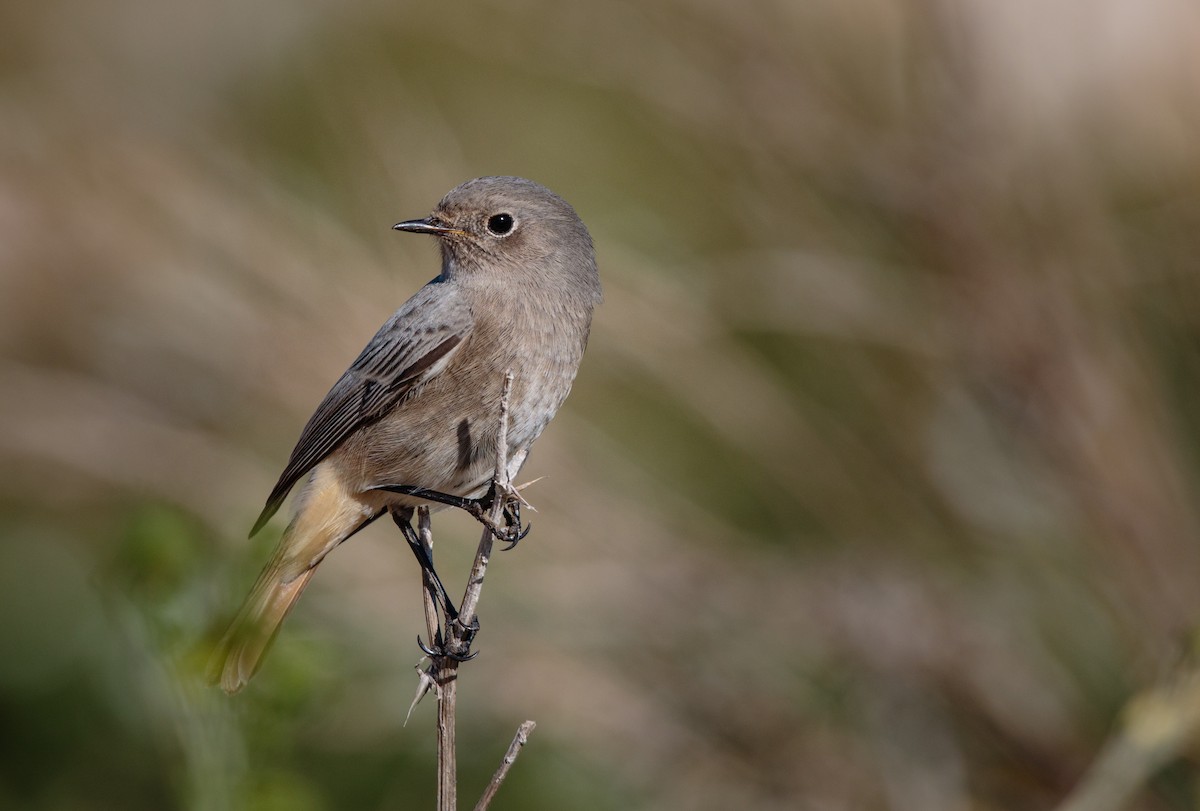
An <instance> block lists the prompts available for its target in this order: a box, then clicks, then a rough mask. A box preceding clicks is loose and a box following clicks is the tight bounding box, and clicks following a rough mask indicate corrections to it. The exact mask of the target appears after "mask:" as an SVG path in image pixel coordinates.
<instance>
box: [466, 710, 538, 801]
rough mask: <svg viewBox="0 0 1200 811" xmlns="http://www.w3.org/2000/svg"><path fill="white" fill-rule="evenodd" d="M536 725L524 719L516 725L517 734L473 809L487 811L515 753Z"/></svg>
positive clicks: (525, 741) (519, 752)
mask: <svg viewBox="0 0 1200 811" xmlns="http://www.w3.org/2000/svg"><path fill="white" fill-rule="evenodd" d="M536 726H537V724H535V723H534V722H533V721H526V722H525V723H523V724H521V726H519V727H517V734H516V735H515V736H513V739H512V743H510V744H509V745H508V751H507V752H505V753H504V759H503V760H502V761H500V768H499V769H496V773H495V774H494V775H492V781H491V782H490V783H488V784H487V788H486V789H484V791H483V796H482V797H480V798H479V802H478V803H476V804H475V811H487V807H488V806H489V805H491V804H492V800H493V799H494V798H495V796H496V792H497V791H499V790H500V784H501V783H503V782H504V778H506V777H508V770H509V769H511V768H512V765H513V762H514V761H515V760H516V759H517V755H519V754H521V747H523V746H524V745H525V744H526V743H527V742H528V741H529V733H530V732H533V729H534V727H536Z"/></svg>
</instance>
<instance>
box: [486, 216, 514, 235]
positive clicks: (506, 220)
mask: <svg viewBox="0 0 1200 811" xmlns="http://www.w3.org/2000/svg"><path fill="white" fill-rule="evenodd" d="M487 229H488V230H489V231H491V232H492V233H493V234H495V235H496V236H498V237H502V236H504V235H505V234H507V233H508V232H509V231H511V230H512V229H513V218H512V215H511V214H493V215H492V216H490V217H488V221H487Z"/></svg>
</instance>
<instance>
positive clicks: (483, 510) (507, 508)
mask: <svg viewBox="0 0 1200 811" xmlns="http://www.w3.org/2000/svg"><path fill="white" fill-rule="evenodd" d="M371 489H372V490H386V491H387V492H389V493H400V494H401V495H405V496H415V497H417V498H423V499H425V500H426V501H436V502H437V503H438V504H445V505H447V506H449V507H457V508H458V509H460V510H465V511H466V512H467V513H469V514H470V515H471V516H472V517H473V518H474V519H475V520H476V521H478V522H479V523H481V524H483V525H484V526H485V527H487V528H488V529H490V530H491V531H492V535H494V536H495V537H496V540H498V541H501V542H502V543H506V544H508V546H506V547H505V551H507V550H509V549H512V548H513V547H514V546H516V545H517V542H518V541H520V540H521V539H522V538H524V537H525V536H526V535H528V534H529V530H531V529H533V524H530V525H529V526H526V527H524V528H522V526H521V497H520V496H519V495H518V494H517V492H516V490H513V489H512V488H509V490H508V492H506V493H505V494H504V499H505V502H504V524H503V526H501V525H500V524H497V523H496V522H495V521H493V520H492V519H491V517H489V516H488V512H489V510H491V507H492V504H493V503H494V501H495V499H496V482H495V481H493V482H492V486H491V487H490V488H489V489H488V491H487V493H486V494H484V495H483V496H482V497H480V498H464V497H463V496H452V495H450V494H449V493H442V492H439V491H437V490H429V489H427V488H424V487H417V486H416V485H412V484H378V485H376V486H374V487H372V488H371ZM410 526H411V525H410ZM409 543H411V541H410V542H409ZM422 565H424V564H422ZM430 568H431V569H432V564H430Z"/></svg>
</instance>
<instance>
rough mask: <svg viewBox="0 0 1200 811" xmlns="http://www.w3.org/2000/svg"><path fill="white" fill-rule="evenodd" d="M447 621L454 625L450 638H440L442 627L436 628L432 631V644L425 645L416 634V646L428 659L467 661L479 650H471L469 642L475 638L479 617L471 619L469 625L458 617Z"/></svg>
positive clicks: (477, 631) (477, 653) (476, 654)
mask: <svg viewBox="0 0 1200 811" xmlns="http://www.w3.org/2000/svg"><path fill="white" fill-rule="evenodd" d="M447 622H448V623H453V624H454V625H455V626H456V628H455V629H454V630H455V631H456V633H452V634H449V636H450V639H449V641H448V642H445V641H443V639H442V629H441V628H438V629H437V630H436V631H434V637H433V644H432V645H426V644H425V643H424V642H423V641H422V640H421V637H420V636H419V635H418V636H417V647H418V648H420V649H421V652H422V653H424V654H425V655H426V656H428V657H429V658H430V659H453V660H454V661H456V662H469V661H471V660H472V659H474V658H475V657H476V656H478V655H479V651H472V650H471V643H472V642H473V641H474V640H475V634H477V633H479V618H478V617H476V618H474V619H472V620H471V624H470V625H469V626H467V625H464V624H463V623H462V622H461V621H460V620H459V619H458V617H455V618H454V619H452V620H448V621H447Z"/></svg>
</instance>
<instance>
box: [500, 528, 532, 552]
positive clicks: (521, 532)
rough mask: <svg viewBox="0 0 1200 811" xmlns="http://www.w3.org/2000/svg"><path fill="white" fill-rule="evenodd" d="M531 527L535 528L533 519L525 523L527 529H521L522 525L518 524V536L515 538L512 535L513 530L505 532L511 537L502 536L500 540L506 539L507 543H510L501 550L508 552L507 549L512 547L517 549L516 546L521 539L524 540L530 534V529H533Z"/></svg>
mask: <svg viewBox="0 0 1200 811" xmlns="http://www.w3.org/2000/svg"><path fill="white" fill-rule="evenodd" d="M531 529H533V522H532V521H530V522H529V523H528V524H526V525H525V529H521V528H520V526H519V525H518V527H517V536H516V537H515V538H514V537H512V536H511V532H509V533H505V534H506V535H509V537H506V538H500V540H502V541H504V542H505V543H507V544H508V546H506V547H504V548H503V549H501V550H500V551H501V552H507V551H508V550H510V549H515V548H516V546H517V544H518V543H520V542H521V541H523V540H524V539H525V536H526V535H528V534H529V530H531ZM497 537H499V536H497Z"/></svg>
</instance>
